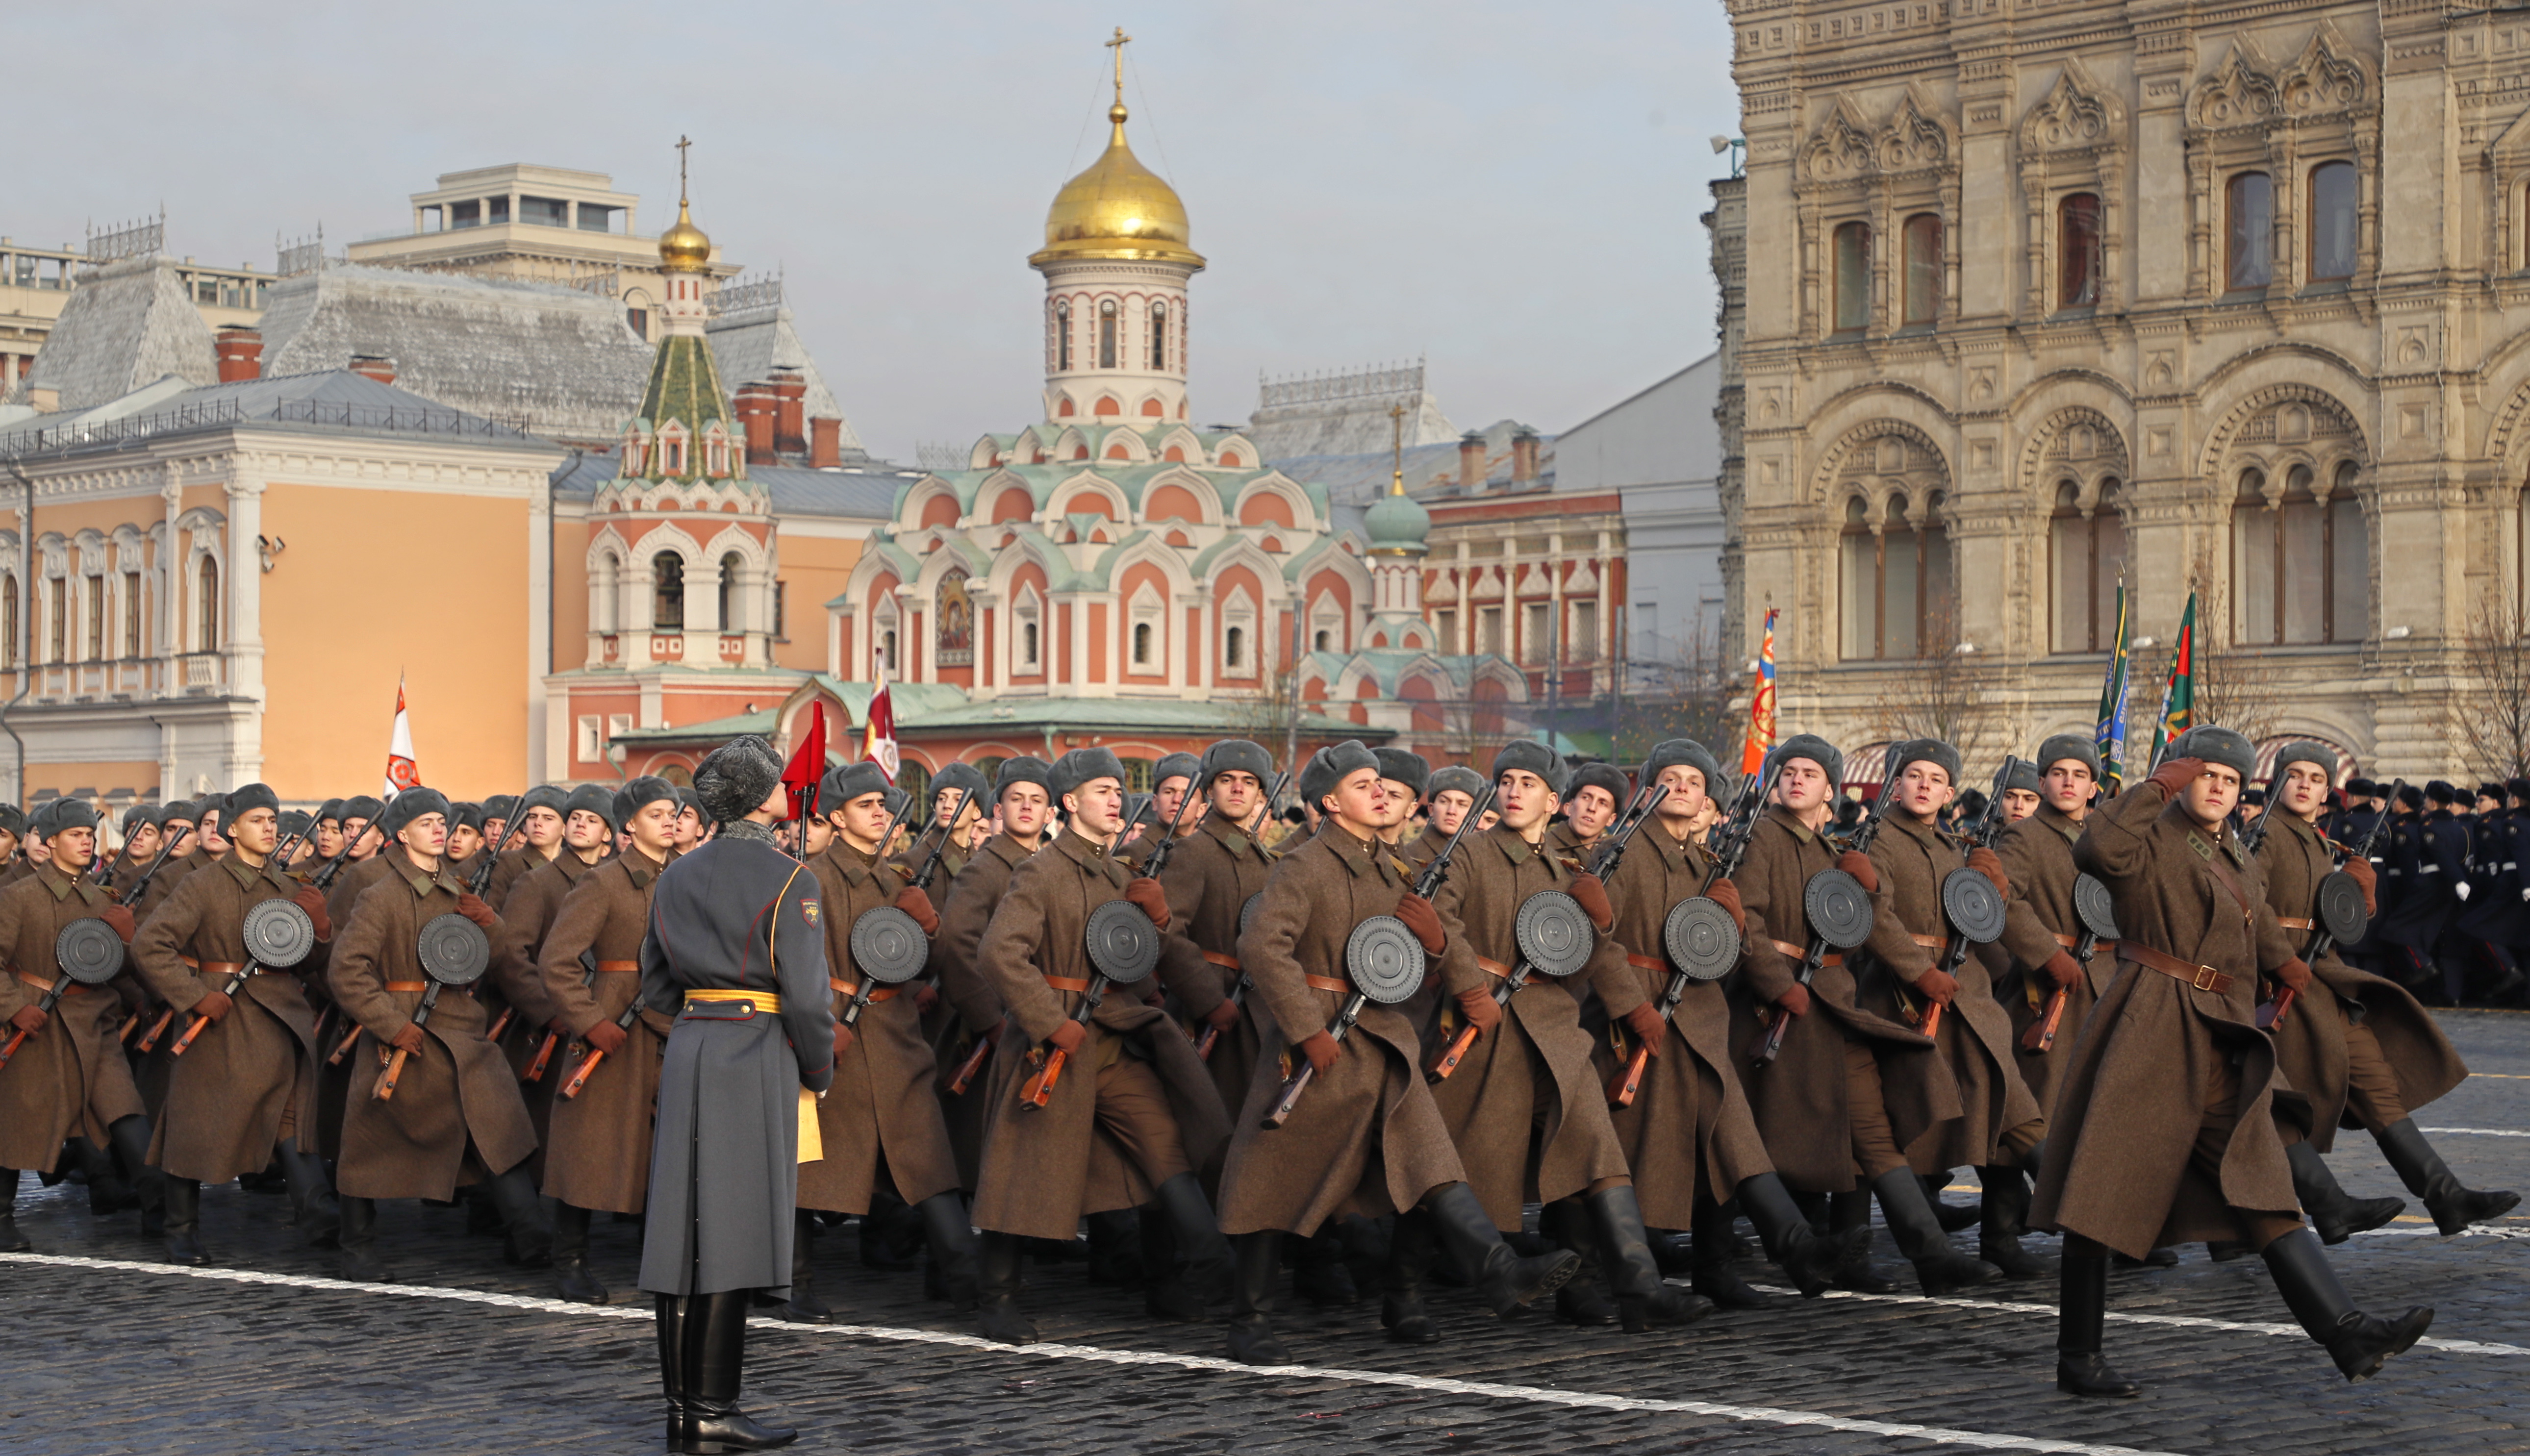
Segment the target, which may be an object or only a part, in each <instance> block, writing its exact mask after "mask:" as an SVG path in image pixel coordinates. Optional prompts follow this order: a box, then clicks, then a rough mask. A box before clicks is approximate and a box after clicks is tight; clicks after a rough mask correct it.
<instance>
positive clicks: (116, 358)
mask: <svg viewBox="0 0 2530 1456" xmlns="http://www.w3.org/2000/svg"><path fill="white" fill-rule="evenodd" d="M170 374H172V375H175V376H176V377H178V378H180V379H183V380H185V381H186V382H187V383H189V384H209V383H211V382H213V381H214V380H216V379H218V378H219V361H218V359H217V357H216V355H215V353H214V351H213V348H212V344H211V326H210V325H209V324H206V323H204V322H202V315H201V312H200V311H199V310H198V309H196V308H195V307H194V306H193V302H192V299H191V298H188V297H185V289H184V285H183V284H181V283H180V282H178V281H177V278H176V263H175V260H174V259H172V258H168V257H164V256H158V257H143V258H125V259H121V260H119V261H117V262H112V263H108V264H106V265H105V266H104V267H102V268H99V269H97V270H95V271H94V272H83V273H82V274H81V277H80V283H79V287H77V288H75V289H73V290H72V291H71V296H70V298H69V300H68V301H66V302H65V303H63V305H62V316H61V318H60V319H59V320H57V321H56V322H55V323H54V325H53V331H52V333H51V334H50V335H49V336H47V337H46V339H45V340H44V346H43V348H42V350H40V351H38V352H37V353H36V354H35V364H34V368H33V369H32V370H31V371H30V372H29V373H28V375H27V380H26V382H25V383H24V384H23V385H22V386H21V387H20V389H19V392H18V398H19V402H20V403H24V401H25V396H26V395H27V393H28V392H29V391H32V390H38V389H51V390H58V391H60V392H61V404H60V407H61V408H62V409H65V410H73V409H89V408H93V407H95V406H96V405H99V404H106V403H108V402H109V401H112V400H116V399H120V398H121V397H123V396H125V395H128V394H130V393H131V392H133V391H134V390H137V389H138V388H140V387H141V386H142V385H145V384H148V383H150V382H151V381H153V380H157V379H162V378H165V377H166V376H168V375H170Z"/></svg>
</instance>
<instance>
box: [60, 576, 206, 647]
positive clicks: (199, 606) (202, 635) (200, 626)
mask: <svg viewBox="0 0 2530 1456" xmlns="http://www.w3.org/2000/svg"><path fill="white" fill-rule="evenodd" d="M54 584H55V585H56V586H58V585H59V584H60V583H59V582H55V583H54ZM196 584H197V586H198V587H199V588H200V591H201V599H200V600H199V601H197V602H195V603H194V604H193V627H194V633H195V635H194V641H193V650H194V651H195V652H217V651H219V650H220V564H219V563H218V562H217V561H216V560H214V559H212V558H210V557H207V556H206V557H204V558H202V566H201V570H200V571H199V572H198V573H197V575H196ZM56 609H57V610H56V619H55V621H54V624H53V635H54V637H55V639H56V642H55V654H54V655H55V658H56V660H58V659H59V656H60V652H59V640H58V639H59V638H60V636H61V623H60V620H59V614H58V604H56Z"/></svg>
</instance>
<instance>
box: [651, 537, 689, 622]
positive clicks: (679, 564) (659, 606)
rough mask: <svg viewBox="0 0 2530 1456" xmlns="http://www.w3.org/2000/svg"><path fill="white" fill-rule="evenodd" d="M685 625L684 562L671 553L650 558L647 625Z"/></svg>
mask: <svg viewBox="0 0 2530 1456" xmlns="http://www.w3.org/2000/svg"><path fill="white" fill-rule="evenodd" d="M685 624H686V559H685V558H684V557H681V556H679V555H677V554H676V553H675V552H673V551H663V552H660V553H659V554H658V555H657V556H654V557H652V558H650V625H652V626H654V627H676V628H679V629H680V630H682V629H683V628H684V627H685Z"/></svg>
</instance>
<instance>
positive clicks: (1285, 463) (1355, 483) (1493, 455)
mask: <svg viewBox="0 0 2530 1456" xmlns="http://www.w3.org/2000/svg"><path fill="white" fill-rule="evenodd" d="M1520 429H1521V426H1520V423H1519V422H1518V421H1517V420H1511V419H1504V420H1496V421H1495V422H1494V423H1492V424H1490V425H1487V426H1486V427H1485V428H1484V429H1483V430H1481V431H1479V432H1477V433H1479V434H1481V435H1483V437H1484V441H1485V466H1486V469H1485V478H1486V479H1487V480H1488V481H1491V482H1493V483H1495V484H1496V485H1500V484H1503V483H1506V482H1508V481H1509V480H1510V478H1511V440H1512V436H1513V435H1515V434H1517V433H1519V431H1520ZM1555 441H1556V437H1555V436H1553V435H1540V436H1539V437H1538V446H1537V469H1538V474H1539V476H1540V477H1541V478H1551V477H1552V476H1553V474H1554V471H1555ZM1265 459H1266V463H1268V464H1270V465H1272V466H1273V467H1274V468H1275V469H1278V470H1280V471H1282V472H1283V473H1284V474H1286V475H1289V476H1291V477H1292V478H1293V480H1310V481H1316V482H1317V483H1319V484H1321V485H1324V486H1325V487H1326V488H1327V498H1328V499H1329V500H1331V501H1334V502H1336V503H1337V504H1339V505H1345V506H1367V505H1369V504H1370V503H1371V502H1373V501H1376V500H1377V499H1379V498H1380V497H1381V496H1383V495H1386V494H1387V493H1388V482H1389V477H1390V475H1391V474H1392V473H1393V472H1394V471H1395V469H1396V463H1395V459H1394V458H1393V457H1392V456H1391V454H1390V452H1389V448H1388V446H1387V444H1386V443H1385V442H1383V443H1382V444H1381V446H1380V448H1379V449H1377V450H1370V451H1363V452H1361V453H1359V454H1357V455H1301V456H1286V457H1277V456H1273V455H1268V456H1267V457H1266V458H1265ZM1457 480H1458V440H1457V437H1456V436H1453V437H1452V438H1451V443H1450V444H1447V445H1415V444H1412V443H1410V441H1409V443H1408V444H1407V445H1406V447H1405V489H1406V490H1407V491H1408V492H1410V493H1411V494H1413V495H1415V496H1417V497H1420V498H1422V499H1426V500H1429V499H1431V498H1432V492H1433V488H1434V487H1450V486H1454V485H1455V483H1456V482H1457ZM1441 493H1443V494H1447V493H1449V492H1448V491H1447V490H1444V491H1442V492H1441Z"/></svg>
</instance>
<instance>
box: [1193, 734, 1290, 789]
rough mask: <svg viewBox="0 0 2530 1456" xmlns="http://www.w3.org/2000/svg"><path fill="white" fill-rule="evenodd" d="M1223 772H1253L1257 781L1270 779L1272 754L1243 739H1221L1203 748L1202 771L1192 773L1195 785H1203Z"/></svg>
mask: <svg viewBox="0 0 2530 1456" xmlns="http://www.w3.org/2000/svg"><path fill="white" fill-rule="evenodd" d="M1223 774H1253V775H1255V776H1256V782H1257V783H1258V784H1260V785H1262V784H1267V783H1271V782H1274V755H1272V754H1270V753H1268V752H1266V751H1265V745H1263V744H1261V743H1251V742H1249V741H1248V740H1247V739H1245V738H1224V739H1222V740H1221V741H1220V742H1218V743H1215V744H1213V745H1212V746H1211V747H1210V748H1207V749H1205V750H1204V751H1203V770H1202V772H1201V773H1199V774H1197V775H1196V776H1195V787H1197V788H1206V787H1209V786H1210V785H1211V783H1212V781H1213V780H1214V779H1216V778H1218V777H1220V776H1221V775H1223Z"/></svg>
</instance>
